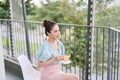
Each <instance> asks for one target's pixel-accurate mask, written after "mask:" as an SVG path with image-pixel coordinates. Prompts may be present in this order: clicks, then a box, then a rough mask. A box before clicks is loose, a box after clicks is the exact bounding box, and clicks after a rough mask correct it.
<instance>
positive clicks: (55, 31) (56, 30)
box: [47, 25, 60, 40]
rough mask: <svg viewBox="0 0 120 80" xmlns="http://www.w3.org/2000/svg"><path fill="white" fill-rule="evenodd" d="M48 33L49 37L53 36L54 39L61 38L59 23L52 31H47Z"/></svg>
mask: <svg viewBox="0 0 120 80" xmlns="http://www.w3.org/2000/svg"><path fill="white" fill-rule="evenodd" d="M47 34H48V37H49V38H52V39H54V40H56V39H59V38H60V30H59V27H58V25H55V26H54V27H53V28H52V30H51V31H50V33H49V32H47Z"/></svg>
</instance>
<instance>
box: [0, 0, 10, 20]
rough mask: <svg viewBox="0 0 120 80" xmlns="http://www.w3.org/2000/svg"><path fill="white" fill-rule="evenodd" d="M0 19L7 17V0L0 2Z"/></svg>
mask: <svg viewBox="0 0 120 80" xmlns="http://www.w3.org/2000/svg"><path fill="white" fill-rule="evenodd" d="M0 19H9V8H8V0H4V1H1V2H0Z"/></svg>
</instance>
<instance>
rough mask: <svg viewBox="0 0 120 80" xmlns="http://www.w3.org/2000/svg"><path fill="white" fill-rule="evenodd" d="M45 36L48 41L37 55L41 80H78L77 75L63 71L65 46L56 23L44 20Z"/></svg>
mask: <svg viewBox="0 0 120 80" xmlns="http://www.w3.org/2000/svg"><path fill="white" fill-rule="evenodd" d="M43 26H44V27H45V34H46V36H48V39H47V40H46V41H45V42H44V43H43V44H42V45H41V46H40V48H39V49H38V51H37V53H36V57H37V67H38V68H41V67H42V71H41V80H78V77H77V76H76V75H75V74H71V73H64V72H62V71H61V68H60V64H59V62H60V61H62V60H63V57H64V51H65V50H64V45H63V44H62V42H61V41H60V40H58V39H59V38H60V30H59V27H58V25H57V24H56V22H54V21H49V20H44V22H43Z"/></svg>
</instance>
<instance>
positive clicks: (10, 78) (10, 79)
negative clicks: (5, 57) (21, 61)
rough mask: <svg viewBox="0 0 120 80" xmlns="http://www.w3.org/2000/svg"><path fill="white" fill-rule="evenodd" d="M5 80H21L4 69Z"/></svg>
mask: <svg viewBox="0 0 120 80" xmlns="http://www.w3.org/2000/svg"><path fill="white" fill-rule="evenodd" d="M5 75H6V80H23V79H22V78H21V77H20V76H19V75H17V74H16V73H14V72H13V71H11V70H9V69H6V71H5Z"/></svg>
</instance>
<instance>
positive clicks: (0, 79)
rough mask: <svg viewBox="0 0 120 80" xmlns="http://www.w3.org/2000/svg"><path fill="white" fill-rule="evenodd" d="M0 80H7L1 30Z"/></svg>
mask: <svg viewBox="0 0 120 80" xmlns="http://www.w3.org/2000/svg"><path fill="white" fill-rule="evenodd" d="M0 80H6V78H5V66H4V57H3V47H2V35H1V28H0Z"/></svg>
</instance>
